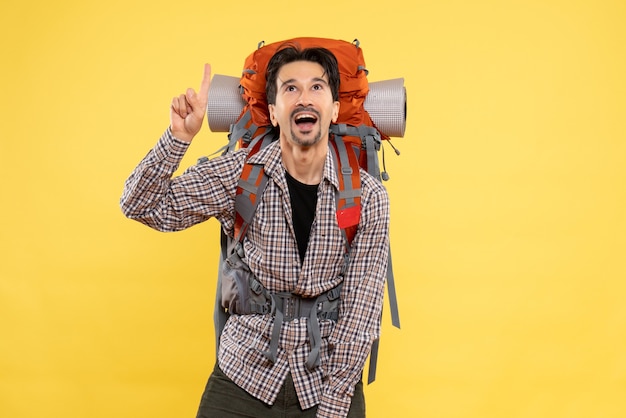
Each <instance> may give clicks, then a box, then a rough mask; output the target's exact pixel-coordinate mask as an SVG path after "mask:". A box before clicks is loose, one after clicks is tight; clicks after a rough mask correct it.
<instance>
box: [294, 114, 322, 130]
mask: <svg viewBox="0 0 626 418" xmlns="http://www.w3.org/2000/svg"><path fill="white" fill-rule="evenodd" d="M293 120H294V122H295V124H296V125H297V126H298V128H300V130H301V131H310V130H311V129H312V128H313V126H314V125H315V124H316V123H317V120H318V117H317V115H316V114H315V113H313V112H300V113H298V114H297V115H296V116H295V117H294V119H293Z"/></svg>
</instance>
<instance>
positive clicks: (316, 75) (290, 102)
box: [269, 61, 339, 147]
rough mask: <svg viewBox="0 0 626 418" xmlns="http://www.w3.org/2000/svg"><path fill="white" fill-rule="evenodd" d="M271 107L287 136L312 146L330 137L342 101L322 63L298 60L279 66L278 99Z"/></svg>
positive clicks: (276, 122)
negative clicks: (331, 126) (330, 127)
mask: <svg viewBox="0 0 626 418" xmlns="http://www.w3.org/2000/svg"><path fill="white" fill-rule="evenodd" d="M269 111H270V120H271V121H272V124H273V125H274V126H276V125H278V126H279V127H280V132H281V138H282V139H283V140H287V141H290V142H292V143H293V144H297V145H300V146H305V147H310V146H312V145H315V144H316V143H318V142H319V141H320V140H321V139H327V138H328V128H329V126H330V124H331V122H335V121H336V120H337V116H338V114H339V102H336V101H334V100H333V95H332V92H331V90H330V86H329V85H328V76H327V75H326V74H324V70H323V68H322V66H321V65H319V64H317V63H315V62H309V61H295V62H292V63H289V64H285V65H283V66H282V67H281V69H280V70H279V72H278V77H277V79H276V103H275V104H270V105H269Z"/></svg>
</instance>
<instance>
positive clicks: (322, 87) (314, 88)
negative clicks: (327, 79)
mask: <svg viewBox="0 0 626 418" xmlns="http://www.w3.org/2000/svg"><path fill="white" fill-rule="evenodd" d="M323 89H324V86H322V85H321V84H314V85H313V90H323Z"/></svg>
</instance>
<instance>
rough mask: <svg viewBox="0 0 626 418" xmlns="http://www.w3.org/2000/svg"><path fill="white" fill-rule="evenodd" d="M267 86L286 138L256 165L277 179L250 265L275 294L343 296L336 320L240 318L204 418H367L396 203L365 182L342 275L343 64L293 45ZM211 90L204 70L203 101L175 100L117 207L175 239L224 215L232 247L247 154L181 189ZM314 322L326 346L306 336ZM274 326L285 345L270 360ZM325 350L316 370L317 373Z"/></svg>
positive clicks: (233, 322)
mask: <svg viewBox="0 0 626 418" xmlns="http://www.w3.org/2000/svg"><path fill="white" fill-rule="evenodd" d="M266 77H267V87H266V88H267V99H268V103H269V115H270V120H271V122H272V124H273V125H274V126H275V127H276V128H277V129H278V130H279V140H278V141H275V142H274V143H272V144H271V145H269V146H267V147H266V148H264V149H262V150H261V151H259V152H258V153H256V154H255V155H253V156H251V158H250V162H254V163H257V164H262V165H263V168H264V171H265V174H266V175H267V176H268V178H269V181H268V184H267V186H266V189H265V191H264V193H263V195H262V197H261V202H260V204H259V205H258V207H257V209H256V212H255V216H254V218H253V220H252V222H251V223H250V226H249V227H248V230H247V232H246V235H245V238H244V243H243V244H244V250H245V251H244V253H245V261H246V263H247V264H248V266H249V267H250V270H251V271H252V272H253V273H254V275H255V277H256V279H258V281H259V282H260V283H261V284H262V285H263V286H264V288H265V289H267V290H268V291H269V292H271V293H276V292H288V293H290V294H293V295H294V297H295V298H300V299H302V300H304V299H310V298H315V297H317V296H319V295H322V294H324V293H326V292H328V291H331V290H333V289H339V287H338V286H340V285H341V288H340V289H341V294H340V302H339V307H338V319H337V320H336V321H335V320H333V319H322V318H320V319H319V320H318V319H317V318H315V319H311V318H310V317H300V318H290V319H289V320H285V321H284V322H282V321H278V320H277V319H276V318H277V312H276V311H274V312H272V313H269V314H265V315H262V314H250V315H236V314H235V315H231V316H230V317H229V319H228V321H227V323H226V325H225V327H224V330H223V332H222V335H221V340H220V346H219V352H218V359H217V364H216V366H215V369H214V371H213V373H212V375H211V377H210V378H209V381H208V383H207V387H206V389H205V392H204V394H203V396H202V401H201V404H200V408H199V411H198V417H220V418H222V417H244V416H246V417H252V416H254V417H257V416H267V417H279V416H280V417H282V416H303V417H314V416H317V417H346V416H348V417H364V416H365V402H364V398H363V387H362V383H361V375H362V371H363V367H364V364H365V360H366V357H367V355H368V353H369V351H370V348H371V344H372V342H373V341H374V340H375V339H376V338H378V335H379V329H380V317H381V308H382V301H383V293H384V291H383V287H384V280H385V274H386V268H387V257H388V247H389V242H388V225H389V202H388V197H387V193H386V191H385V189H384V188H383V186H382V185H381V184H380V182H379V181H377V180H376V179H374V178H373V177H371V176H370V175H368V174H367V173H365V172H364V171H363V170H361V206H362V207H361V217H360V223H359V228H358V231H357V234H356V236H355V238H354V240H353V242H352V245H351V247H350V253H349V254H350V257H349V261H348V263H346V262H345V257H344V255H345V253H346V247H345V242H344V238H343V235H342V231H341V230H340V229H339V227H338V225H337V220H336V213H335V212H336V203H335V194H336V192H337V190H338V184H339V182H338V177H337V168H336V167H335V164H334V162H333V158H332V156H331V154H330V152H329V126H330V124H331V123H332V122H335V121H336V120H337V117H338V113H339V93H338V89H339V70H338V66H337V61H336V58H335V57H334V55H333V54H332V53H331V52H330V51H328V50H326V49H323V48H309V49H304V50H300V49H299V48H298V47H296V46H293V45H287V46H285V47H283V48H282V49H279V50H278V52H277V53H276V54H275V55H274V57H273V58H272V59H271V60H270V62H269V64H268V68H267V74H266ZM209 80H210V66H209V65H206V66H205V72H204V77H203V80H202V83H201V86H200V89H199V92H198V93H197V94H196V93H195V92H194V91H193V90H192V89H188V90H187V92H186V93H185V94H182V95H180V96H178V97H175V98H174V99H173V101H172V105H171V111H170V127H169V128H168V129H167V130H166V132H165V133H164V135H163V136H162V137H161V139H160V140H159V142H158V143H157V145H156V146H155V147H154V148H153V149H152V150H151V151H150V152H149V153H148V155H147V156H146V157H145V158H144V160H143V161H142V162H141V163H140V164H139V166H138V167H137V168H136V169H135V170H134V171H133V173H132V174H131V176H130V177H129V179H128V180H127V181H126V185H125V189H124V193H123V196H122V199H121V206H122V210H123V211H124V213H125V215H126V216H128V217H129V218H132V219H136V220H138V221H140V222H142V223H144V224H146V225H148V226H150V227H152V228H155V229H158V230H161V231H176V230H181V229H184V228H187V227H190V226H192V225H194V224H197V223H199V222H202V221H205V220H207V219H209V218H211V217H215V218H217V219H218V220H219V222H220V223H221V225H222V227H223V229H224V230H225V231H226V233H227V234H229V235H231V236H232V234H233V225H234V217H235V216H234V200H235V192H236V188H237V181H238V180H239V178H240V175H241V171H242V167H243V165H244V160H245V158H246V155H247V152H248V150H247V149H242V150H239V151H235V152H233V153H229V154H226V155H224V156H221V157H217V158H214V159H212V160H208V161H205V162H201V163H199V164H197V165H195V166H192V167H190V168H189V169H187V171H185V173H183V174H182V175H180V176H178V177H176V178H172V174H173V173H174V171H175V170H176V168H177V166H178V164H179V162H180V160H181V159H182V157H183V155H184V154H185V151H186V150H187V148H188V146H189V143H190V142H191V140H192V139H193V138H194V136H195V135H196V134H197V133H198V132H199V130H200V128H201V126H202V122H203V118H204V113H205V109H206V104H207V95H208V90H209V83H210V81H209ZM279 310H280V309H279ZM280 317H281V318H282V314H281V316H280ZM313 320H315V321H318V324H319V334H320V338H319V339H320V341H312V338H310V337H309V335H310V333H309V331H310V329H311V323H310V322H311V321H313ZM280 322H282V324H281V323H280ZM274 326H276V327H278V328H277V330H278V331H279V332H280V334H279V338H278V348H277V349H276V352H275V353H271V344H270V343H271V342H272V331H273V327H274ZM317 349H319V353H318V354H319V356H318V360H319V361H317V362H313V363H312V362H311V361H310V359H311V353H312V352H317ZM268 353H269V355H268ZM272 354H274V355H273V356H272ZM313 357H315V356H313Z"/></svg>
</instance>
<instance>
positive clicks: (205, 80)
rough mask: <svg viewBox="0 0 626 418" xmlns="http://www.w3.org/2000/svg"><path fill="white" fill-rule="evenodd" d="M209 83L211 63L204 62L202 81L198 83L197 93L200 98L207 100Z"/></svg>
mask: <svg viewBox="0 0 626 418" xmlns="http://www.w3.org/2000/svg"><path fill="white" fill-rule="evenodd" d="M210 85H211V64H204V75H203V77H202V83H201V84H200V90H199V91H198V94H199V95H200V97H202V100H208V96H209V86H210Z"/></svg>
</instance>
